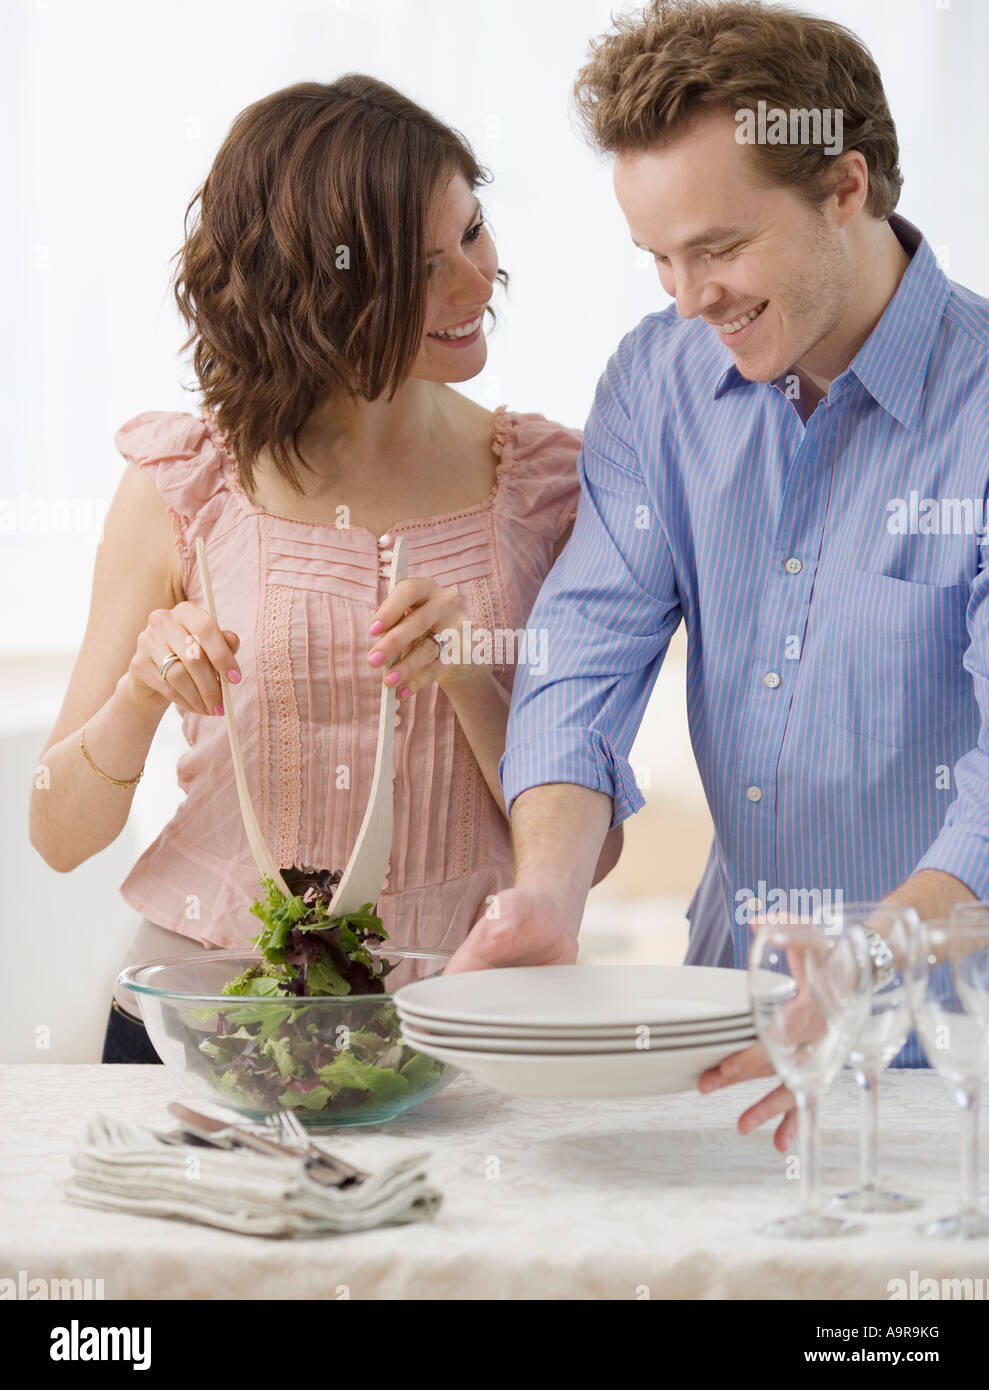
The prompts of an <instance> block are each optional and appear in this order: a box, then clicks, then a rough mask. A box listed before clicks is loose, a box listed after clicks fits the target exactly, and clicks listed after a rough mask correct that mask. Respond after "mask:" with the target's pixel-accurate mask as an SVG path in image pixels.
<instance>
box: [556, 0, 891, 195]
mask: <svg viewBox="0 0 989 1390" xmlns="http://www.w3.org/2000/svg"><path fill="white" fill-rule="evenodd" d="M613 24H614V32H613V33H609V34H607V35H605V36H604V37H603V38H601V39H598V40H596V41H594V42H592V44H591V49H590V51H591V58H590V61H589V62H588V63H587V64H586V65H585V66H584V67H583V68H582V69H581V71H580V73H579V74H578V76H577V80H576V82H575V83H574V97H575V100H576V105H577V110H578V112H579V114H580V116H581V117H582V119H583V121H584V124H585V128H586V129H587V131H588V132H589V134H590V136H591V138H592V140H593V142H594V143H595V144H596V145H597V147H598V148H599V150H601V151H602V153H610V154H623V153H626V152H634V153H638V152H641V151H645V150H647V149H649V148H651V147H653V146H655V145H659V144H661V143H662V142H663V141H664V140H667V139H669V138H671V137H675V136H676V135H678V134H679V133H681V132H682V131H683V130H684V129H685V128H686V127H687V125H688V124H689V123H690V122H691V121H692V120H694V119H695V118H696V117H697V116H698V115H700V114H701V113H702V112H704V111H710V110H717V109H723V110H725V111H733V112H734V111H752V112H755V111H756V110H757V109H758V104H759V102H760V101H764V102H765V103H766V105H767V108H768V107H776V108H781V109H783V110H786V111H790V110H794V111H801V110H802V111H811V110H816V111H825V110H831V111H838V110H840V111H841V112H842V127H843V131H842V141H843V147H844V149H846V150H848V149H855V150H859V151H860V152H861V154H862V156H863V158H864V159H865V161H866V164H867V165H868V167H869V194H868V200H867V203H866V206H867V208H868V210H869V212H871V213H872V215H873V217H878V218H885V217H889V215H890V213H891V212H892V211H893V209H894V208H895V207H896V204H897V202H898V200H899V196H900V187H901V185H902V183H903V179H902V176H901V174H900V170H899V163H898V161H899V147H898V144H897V139H896V127H895V126H894V124H893V118H892V116H891V115H890V112H889V107H888V105H887V104H886V94H885V92H884V91H883V84H882V78H881V77H880V74H879V69H878V68H877V66H876V64H875V61H874V60H873V57H872V55H871V53H870V52H869V50H868V49H867V48H866V47H865V45H864V44H863V43H862V42H861V40H860V39H858V38H857V37H856V36H855V35H854V34H853V33H851V31H850V30H848V29H845V28H844V27H843V26H842V25H840V24H835V23H834V22H833V21H831V20H828V19H818V18H817V17H816V16H814V15H809V14H803V13H801V12H800V11H797V10H792V9H789V8H788V7H786V6H783V5H763V4H758V3H753V0H727V3H726V0H714V3H710V2H706V0H652V3H650V4H648V5H647V6H646V7H645V8H644V10H642V11H640V12H637V13H634V14H623V15H621V16H619V17H618V18H617V19H613ZM754 149H755V155H756V158H757V159H758V160H759V162H760V164H761V165H762V169H763V172H764V173H765V174H766V175H767V176H768V177H769V178H770V179H771V180H772V181H773V182H774V183H778V184H779V183H783V184H790V185H792V186H794V187H795V188H797V189H798V190H799V191H800V192H801V193H803V195H804V196H805V197H806V198H807V199H808V200H809V201H811V202H814V203H817V202H821V201H823V199H824V198H825V197H827V193H828V187H829V180H828V175H829V174H830V173H831V171H832V170H833V168H834V156H833V155H829V154H828V153H826V151H825V150H824V149H823V148H822V146H821V145H819V144H818V145H815V144H810V143H805V144H778V145H773V144H756V145H755V146H754Z"/></svg>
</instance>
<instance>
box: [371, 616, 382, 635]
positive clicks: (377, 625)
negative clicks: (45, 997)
mask: <svg viewBox="0 0 989 1390" xmlns="http://www.w3.org/2000/svg"><path fill="white" fill-rule="evenodd" d="M381 631H382V622H381V619H380V618H375V620H374V622H373V623H372V624H371V626H370V627H369V628H368V632H369V633H370V634H371V636H372V637H377V635H378V633H379V632H381Z"/></svg>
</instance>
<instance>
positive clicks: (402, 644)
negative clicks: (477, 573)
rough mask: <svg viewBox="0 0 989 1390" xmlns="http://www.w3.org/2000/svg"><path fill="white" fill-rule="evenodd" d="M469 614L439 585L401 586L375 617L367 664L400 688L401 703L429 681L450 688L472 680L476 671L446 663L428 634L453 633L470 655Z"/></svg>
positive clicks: (423, 579) (426, 581) (454, 593)
mask: <svg viewBox="0 0 989 1390" xmlns="http://www.w3.org/2000/svg"><path fill="white" fill-rule="evenodd" d="M466 622H467V614H466V612H465V611H464V607H463V603H462V602H461V598H460V592H459V590H457V589H456V588H452V589H441V588H440V586H439V585H438V584H437V583H436V580H435V579H430V578H429V577H428V576H424V575H420V576H418V577H417V578H415V579H403V580H401V582H400V583H398V584H396V585H395V587H394V589H392V591H391V593H390V594H389V595H388V596H387V598H386V599H385V600H384V601H383V602H382V603H381V604H380V606H379V607H378V608H377V610H376V611H375V613H374V614H373V616H372V620H371V625H370V627H369V629H368V631H369V632H370V634H371V636H372V638H374V646H373V647H372V648H371V650H370V652H369V653H368V658H367V659H368V662H369V664H370V665H371V666H376V667H378V668H379V669H380V670H381V672H382V677H383V680H384V683H385V684H386V685H395V686H398V697H399V699H400V700H405V699H408V697H409V696H410V695H414V694H415V692H416V691H417V690H421V689H422V688H423V686H425V685H429V683H430V681H437V682H438V683H441V684H444V685H446V684H451V683H454V682H457V681H463V680H467V679H469V678H470V677H471V676H473V675H475V674H476V669H477V668H476V667H475V666H474V665H472V663H471V662H470V661H469V660H468V661H466V662H464V661H461V660H452V661H442V660H441V659H440V651H441V647H440V644H439V643H438V642H437V641H436V640H435V639H434V638H433V637H431V636H430V635H429V634H430V633H433V632H442V631H443V630H444V629H447V628H453V629H455V630H456V631H457V632H459V633H460V643H459V646H460V651H459V652H454V653H453V655H454V657H458V658H459V657H462V656H463V655H465V654H466V655H467V656H468V657H469V651H466V652H465V648H466V646H467V644H466V642H465V640H464V638H465V628H464V624H465V623H466Z"/></svg>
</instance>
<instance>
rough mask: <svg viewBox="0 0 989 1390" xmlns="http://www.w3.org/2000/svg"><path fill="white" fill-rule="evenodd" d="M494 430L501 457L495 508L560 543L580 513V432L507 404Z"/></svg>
mask: <svg viewBox="0 0 989 1390" xmlns="http://www.w3.org/2000/svg"><path fill="white" fill-rule="evenodd" d="M493 431H494V438H493V442H492V447H493V449H494V451H495V453H496V454H497V455H498V457H499V459H500V464H499V469H498V473H499V478H498V482H499V486H498V503H499V505H498V506H497V507H496V510H500V511H501V512H502V513H505V512H508V513H510V514H511V515H512V516H513V517H514V518H515V519H516V520H519V521H522V522H523V523H524V524H525V525H527V526H529V527H531V528H533V529H535V530H538V531H542V532H545V533H546V534H549V535H552V537H553V538H554V539H556V538H557V537H559V536H560V534H561V533H562V532H563V531H564V530H565V528H566V526H567V525H568V524H569V522H570V521H571V520H572V519H573V517H574V515H575V514H576V510H577V500H578V498H579V496H580V479H579V477H578V473H577V455H578V454H579V453H580V446H581V442H582V434H581V431H580V430H579V429H575V428H573V427H572V426H569V425H563V424H561V423H560V422H559V421H558V420H553V419H549V418H547V416H545V415H543V414H541V413H540V412H538V411H516V410H511V409H510V408H509V407H508V406H507V405H500V406H498V408H497V410H496V411H495V412H494V421H493Z"/></svg>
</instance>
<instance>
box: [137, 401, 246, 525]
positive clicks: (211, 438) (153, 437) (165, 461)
mask: <svg viewBox="0 0 989 1390" xmlns="http://www.w3.org/2000/svg"><path fill="white" fill-rule="evenodd" d="M113 442H114V444H115V445H116V448H117V450H118V452H119V453H120V454H121V455H122V456H123V457H124V458H125V459H128V460H129V461H130V462H133V463H136V464H139V465H140V466H141V467H142V468H145V469H147V470H148V471H149V472H150V473H151V474H152V476H153V477H154V481H155V484H156V486H157V487H158V490H159V491H160V492H161V493H162V494H163V496H164V497H165V499H166V500H167V502H168V504H169V506H170V507H171V508H173V509H174V510H175V511H177V512H180V513H181V514H182V515H184V516H189V517H191V516H195V515H196V514H197V512H198V511H200V510H201V508H202V507H204V506H205V505H206V503H207V502H209V500H210V498H212V497H214V496H217V495H218V494H219V493H221V492H222V491H224V490H225V484H226V480H225V458H224V455H223V450H222V448H221V445H220V440H219V438H218V436H217V433H216V431H215V429H214V428H212V427H211V424H210V422H209V420H208V418H207V417H206V415H205V412H204V413H203V414H201V415H193V414H192V413H191V412H189V411H180V410H144V411H142V412H141V413H140V414H139V415H134V416H132V417H131V418H130V419H129V420H126V421H125V422H124V423H123V424H122V425H121V426H120V428H119V429H118V430H116V431H115V433H114V436H113Z"/></svg>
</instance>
